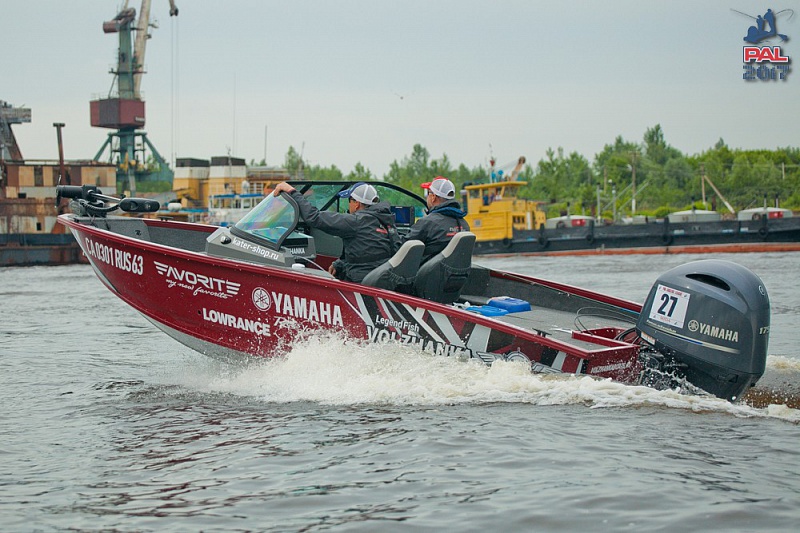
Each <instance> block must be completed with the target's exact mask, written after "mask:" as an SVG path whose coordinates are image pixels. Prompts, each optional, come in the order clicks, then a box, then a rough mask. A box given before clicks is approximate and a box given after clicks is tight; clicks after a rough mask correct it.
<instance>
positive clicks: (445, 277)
mask: <svg viewBox="0 0 800 533" xmlns="http://www.w3.org/2000/svg"><path fill="white" fill-rule="evenodd" d="M475 238H476V237H475V234H474V233H472V232H471V231H462V232H459V233H456V234H455V235H454V236H453V238H452V240H451V241H450V243H449V244H448V245H447V246H446V247H445V249H444V250H442V251H441V252H439V253H438V254H436V255H434V256H433V257H432V258H431V259H430V260H428V262H427V263H425V264H424V265H422V266H421V267H420V269H419V273H418V274H417V279H416V280H414V294H415V295H417V296H419V297H421V298H425V299H427V300H433V301H434V302H439V303H443V304H451V303H453V302H455V301H456V300H458V297H459V295H460V294H461V289H462V288H463V287H464V284H465V283H466V282H467V278H468V277H469V272H470V268H471V267H472V249H473V248H474V246H475Z"/></svg>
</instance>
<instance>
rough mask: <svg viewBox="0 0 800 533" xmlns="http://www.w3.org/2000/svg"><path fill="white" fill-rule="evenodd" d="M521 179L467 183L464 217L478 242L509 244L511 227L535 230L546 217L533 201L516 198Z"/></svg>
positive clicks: (512, 233)
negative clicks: (465, 214)
mask: <svg viewBox="0 0 800 533" xmlns="http://www.w3.org/2000/svg"><path fill="white" fill-rule="evenodd" d="M525 185H527V182H524V181H501V182H497V183H482V184H479V185H467V186H466V187H464V189H465V190H466V196H467V198H466V207H467V216H466V217H465V218H466V220H467V222H469V226H470V228H471V230H472V232H473V233H475V235H477V236H478V241H479V242H480V241H501V242H502V243H507V245H509V246H510V245H511V239H512V238H513V237H514V230H535V229H539V227H540V226H542V225H544V223H545V220H546V216H545V213H544V211H542V210H541V209H540V208H539V206H540V205H542V203H543V202H535V201H533V200H526V199H524V198H519V197H518V193H519V191H520V190H521V189H522V187H524V186H525Z"/></svg>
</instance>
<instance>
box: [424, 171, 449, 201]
mask: <svg viewBox="0 0 800 533" xmlns="http://www.w3.org/2000/svg"><path fill="white" fill-rule="evenodd" d="M422 188H423V189H428V190H430V191H431V192H432V193H433V194H435V195H436V196H438V197H439V198H448V199H449V198H455V197H456V187H455V185H453V182H452V181H450V180H449V179H447V178H444V177H442V176H436V178H435V179H434V180H433V181H430V182H428V183H423V184H422Z"/></svg>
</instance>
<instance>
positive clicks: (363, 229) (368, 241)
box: [272, 182, 400, 283]
mask: <svg viewBox="0 0 800 533" xmlns="http://www.w3.org/2000/svg"><path fill="white" fill-rule="evenodd" d="M282 192H286V193H289V194H290V195H291V197H292V199H294V201H295V202H297V206H298V207H299V208H300V216H301V217H303V220H304V221H305V222H306V223H307V224H308V225H309V226H311V227H314V228H317V229H320V230H322V231H324V232H325V233H329V234H331V235H335V236H337V237H341V239H342V242H343V243H344V249H343V250H342V257H341V258H340V259H337V260H336V261H334V262H333V264H331V266H330V268H329V269H328V272H330V273H331V274H332V275H334V276H336V277H337V278H339V279H343V280H345V281H353V282H356V283H361V280H363V279H364V276H366V275H367V274H369V272H370V271H372V270H373V269H374V268H376V267H378V266H380V265H382V264H383V263H385V262H386V261H387V260H389V258H391V257H392V255H394V252H395V251H397V248H398V247H399V241H400V238H399V236H398V234H397V229H396V228H395V225H394V213H392V210H391V207H390V206H389V203H388V202H381V201H380V198H378V193H377V191H376V190H375V187H373V186H372V185H369V184H367V183H356V184H355V185H353V186H352V187H350V188H349V189H347V190H346V191H342V192H340V193H339V196H340V197H341V198H347V199H348V200H349V202H350V203H349V205H348V211H349V213H337V212H335V211H320V210H319V209H317V208H316V207H314V206H313V205H312V204H311V203H310V202H309V201H308V200H306V198H305V196H303V195H302V194H300V193H299V192H298V191H297V190H295V188H294V187H292V186H291V185H289V184H288V183H286V182H282V183H279V184H278V185H276V186H275V191H274V192H273V193H272V194H274V195H275V196H278V195H279V194H280V193H282Z"/></svg>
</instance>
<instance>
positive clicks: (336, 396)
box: [182, 334, 800, 423]
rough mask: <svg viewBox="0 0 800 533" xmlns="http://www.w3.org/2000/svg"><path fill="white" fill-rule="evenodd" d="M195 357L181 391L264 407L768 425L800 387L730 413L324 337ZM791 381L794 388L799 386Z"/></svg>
mask: <svg viewBox="0 0 800 533" xmlns="http://www.w3.org/2000/svg"><path fill="white" fill-rule="evenodd" d="M207 361H208V364H207V365H206V366H204V367H198V366H197V359H196V358H192V361H191V363H188V364H191V366H192V369H193V370H192V371H191V372H185V369H184V372H182V375H183V376H184V377H185V380H184V382H183V383H182V385H184V386H188V387H190V388H192V389H194V390H198V391H200V392H208V393H217V394H218V393H223V394H232V395H237V396H246V397H249V398H253V399H258V400H259V401H264V402H275V403H289V402H301V401H310V402H316V403H320V404H325V405H364V404H379V405H448V404H467V403H476V404H478V403H481V404H483V403H526V404H533V405H570V404H583V405H586V406H587V407H590V408H609V407H637V406H650V407H652V406H661V407H665V408H675V409H687V410H691V411H695V412H722V413H729V414H731V415H734V416H738V417H770V418H779V419H783V420H786V421H789V422H793V423H800V409H799V408H800V402H798V398H800V395H798V394H797V392H798V386H794V387H793V389H792V390H790V391H788V392H787V391H786V389H785V387H784V388H783V389H780V388H778V389H772V388H770V386H768V387H761V386H760V385H759V387H757V388H756V389H753V391H756V390H758V391H760V395H759V396H758V397H757V398H756V400H757V401H751V399H750V396H749V395H748V398H747V399H746V400H745V402H743V403H740V404H731V403H729V402H727V401H725V400H723V399H719V398H716V397H712V396H696V395H686V394H680V393H679V392H677V391H671V390H666V391H658V390H654V389H652V388H650V387H644V386H632V385H624V384H621V383H617V382H614V381H611V380H609V379H596V378H592V377H588V376H586V377H576V376H567V375H554V374H551V375H544V374H531V373H530V371H529V370H528V365H525V364H523V363H518V362H502V361H498V362H495V363H494V364H493V365H492V366H491V367H487V366H485V365H484V364H482V363H478V362H474V361H469V362H466V363H465V362H462V361H458V360H456V359H454V358H448V357H435V356H432V355H431V354H428V353H425V352H420V351H416V350H413V349H411V348H409V347H406V346H401V345H394V344H387V345H381V346H380V347H377V346H376V345H369V344H363V343H360V342H358V341H353V340H349V339H343V338H341V337H337V336H335V335H333V334H320V335H317V336H314V337H310V338H306V339H305V340H303V341H301V342H298V343H296V344H295V345H294V348H293V349H292V350H291V351H290V352H289V353H288V354H287V356H286V357H277V358H273V359H264V360H255V359H247V360H246V361H243V362H242V363H240V364H236V365H231V364H227V365H226V364H223V363H221V362H218V361H214V360H211V359H208V360H207ZM767 375H768V376H769V375H772V376H782V377H774V378H773V381H774V383H778V382H780V385H781V386H784V385H785V380H786V379H788V377H789V376H793V377H794V378H797V377H798V376H800V361H796V360H793V359H789V358H786V357H780V356H771V357H770V358H769V360H768V368H767ZM795 381H797V380H795Z"/></svg>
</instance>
